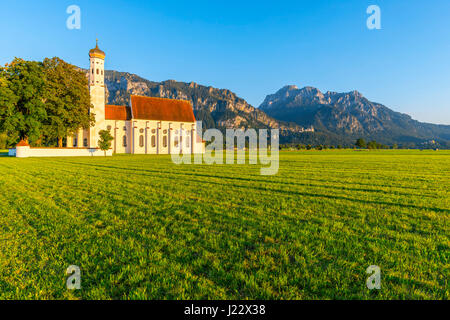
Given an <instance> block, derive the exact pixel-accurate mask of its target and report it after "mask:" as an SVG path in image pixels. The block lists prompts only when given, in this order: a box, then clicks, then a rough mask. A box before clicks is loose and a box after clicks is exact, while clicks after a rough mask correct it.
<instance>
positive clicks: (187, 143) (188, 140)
mask: <svg viewBox="0 0 450 320" xmlns="http://www.w3.org/2000/svg"><path fill="white" fill-rule="evenodd" d="M190 141H191V139H190V137H189V136H187V137H186V148H189V147H190V145H191V143H190Z"/></svg>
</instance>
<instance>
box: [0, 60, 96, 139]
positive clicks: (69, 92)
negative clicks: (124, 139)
mask: <svg viewBox="0 0 450 320" xmlns="http://www.w3.org/2000/svg"><path fill="white" fill-rule="evenodd" d="M92 107H93V106H92V105H91V102H90V94H89V88H88V79H87V77H86V75H85V73H84V72H83V71H82V70H80V69H79V68H77V67H75V66H73V65H71V64H68V63H67V62H65V61H63V60H62V59H60V58H57V57H55V58H51V59H49V58H46V59H44V61H42V62H37V61H25V60H23V59H20V58H15V59H14V60H13V61H12V62H11V63H9V64H6V65H5V66H4V67H0V147H1V144H2V143H3V144H4V147H9V146H15V145H16V144H17V143H18V142H19V141H20V140H24V141H27V142H28V143H29V144H30V145H32V146H47V147H49V146H58V147H62V146H63V139H64V138H65V137H67V136H70V135H74V134H76V132H77V131H78V130H79V129H80V128H84V129H87V128H89V127H90V126H93V125H94V122H95V120H94V115H93V114H92V113H91V112H90V110H91V108H92Z"/></svg>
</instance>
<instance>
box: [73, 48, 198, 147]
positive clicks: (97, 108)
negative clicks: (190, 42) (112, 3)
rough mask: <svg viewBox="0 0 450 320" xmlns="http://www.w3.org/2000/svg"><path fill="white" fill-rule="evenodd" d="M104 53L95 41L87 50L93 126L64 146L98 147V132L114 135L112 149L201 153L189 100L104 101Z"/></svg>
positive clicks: (141, 99)
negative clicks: (123, 103) (107, 131)
mask: <svg viewBox="0 0 450 320" xmlns="http://www.w3.org/2000/svg"><path fill="white" fill-rule="evenodd" d="M105 56H106V55H105V53H104V52H103V51H102V50H100V49H99V47H98V42H97V45H96V47H95V48H94V49H92V50H90V51H89V57H90V64H89V66H90V68H89V91H90V94H91V103H92V105H93V106H94V107H93V109H92V110H91V111H92V113H93V114H94V115H95V126H94V127H91V128H89V129H86V130H82V129H81V130H80V131H79V132H78V133H77V134H76V135H75V136H73V137H68V138H67V147H68V148H71V147H75V148H97V146H98V140H99V132H100V131H101V130H109V131H110V132H111V135H112V136H113V137H114V141H113V142H112V148H113V152H116V153H133V154H171V153H174V152H177V153H179V152H183V153H203V152H204V148H205V143H204V142H203V141H202V139H200V137H199V136H198V134H197V128H196V121H195V117H194V112H193V109H192V104H191V103H190V101H185V100H174V99H164V98H151V97H142V96H134V95H133V96H131V98H130V105H129V106H113V105H106V102H105V74H104V70H105Z"/></svg>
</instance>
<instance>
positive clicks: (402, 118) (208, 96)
mask: <svg viewBox="0 0 450 320" xmlns="http://www.w3.org/2000/svg"><path fill="white" fill-rule="evenodd" d="M105 84H106V97H107V103H108V104H116V105H129V97H130V95H132V94H135V95H143V96H152V97H162V98H172V99H183V100H189V101H191V102H192V105H193V109H194V114H195V117H196V119H197V120H199V121H202V122H203V128H204V129H208V128H217V129H219V130H223V131H224V130H225V129H227V128H234V129H237V128H243V129H247V128H256V129H261V128H266V129H269V128H278V129H280V137H281V139H280V142H281V143H304V144H328V145H329V144H334V145H337V144H342V145H347V146H351V145H353V144H354V142H355V140H356V139H357V138H360V137H362V138H365V139H367V140H377V141H379V142H381V143H385V144H391V145H392V144H394V143H397V144H400V145H401V146H406V147H408V146H409V147H414V146H420V147H422V146H427V144H430V143H431V144H436V145H440V146H446V147H450V126H447V125H436V124H428V123H422V122H419V121H416V120H413V119H412V118H411V117H410V116H409V115H407V114H403V113H399V112H395V111H393V110H391V109H389V108H388V107H386V106H384V105H382V104H380V103H375V102H371V101H369V100H368V99H367V98H365V97H364V96H363V95H362V94H361V93H360V92H359V91H356V90H354V91H350V92H346V93H339V92H334V91H327V92H325V93H322V92H321V91H320V90H319V89H317V88H314V87H311V86H307V87H303V88H298V87H297V86H296V85H287V86H284V87H282V88H281V89H280V90H278V91H277V92H276V93H274V94H269V95H267V96H266V98H265V99H264V101H263V103H262V104H261V105H260V106H259V107H258V108H256V107H254V106H252V105H250V104H249V103H247V102H246V101H245V100H244V99H243V98H240V97H238V96H237V95H236V94H235V93H233V92H232V91H230V90H228V89H217V88H214V87H212V86H204V85H200V84H197V83H195V82H178V81H175V80H166V81H162V82H156V81H150V80H147V79H145V78H143V77H140V76H138V75H135V74H132V73H128V72H118V71H114V70H107V71H105ZM432 147H434V145H432Z"/></svg>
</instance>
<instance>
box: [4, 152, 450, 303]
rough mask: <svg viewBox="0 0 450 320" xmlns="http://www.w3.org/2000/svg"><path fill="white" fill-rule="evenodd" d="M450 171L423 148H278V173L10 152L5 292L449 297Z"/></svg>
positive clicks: (445, 158) (164, 160)
mask: <svg viewBox="0 0 450 320" xmlns="http://www.w3.org/2000/svg"><path fill="white" fill-rule="evenodd" d="M449 169H450V151H419V150H410V151H409V150H385V151H353V150H335V151H332V150H327V151H299V152H282V153H281V154H280V169H279V173H278V174H277V175H274V176H261V175H260V166H257V165H212V166H211V165H194V164H192V165H175V164H173V163H172V162H171V159H170V157H168V156H150V155H142V156H138V155H117V156H114V157H110V158H48V159H38V158H30V159H16V158H8V157H0V203H1V212H0V246H1V250H0V299H449V298H450V289H449V282H448V276H449V274H450V196H449V186H450V174H449V173H450V172H449ZM70 265H77V266H79V267H80V268H81V285H82V289H81V290H77V291H69V290H67V289H66V279H67V275H66V274H65V272H66V269H67V267H68V266H70ZM370 265H377V266H379V267H380V268H381V289H380V290H368V288H367V287H366V279H367V277H368V276H369V275H368V274H366V269H367V267H368V266H370Z"/></svg>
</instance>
